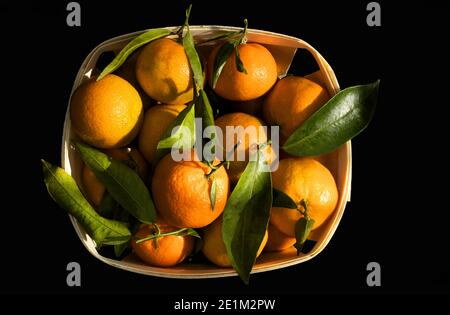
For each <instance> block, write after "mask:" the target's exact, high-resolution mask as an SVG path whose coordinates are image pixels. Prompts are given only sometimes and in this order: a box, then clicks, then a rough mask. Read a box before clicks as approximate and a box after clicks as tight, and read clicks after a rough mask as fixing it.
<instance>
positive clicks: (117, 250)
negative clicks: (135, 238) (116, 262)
mask: <svg viewBox="0 0 450 315" xmlns="http://www.w3.org/2000/svg"><path fill="white" fill-rule="evenodd" d="M129 246H130V243H129V242H125V243H122V244H118V245H114V255H115V256H116V258H120V257H121V256H122V255H123V253H124V252H125V250H126V249H127V248H129Z"/></svg>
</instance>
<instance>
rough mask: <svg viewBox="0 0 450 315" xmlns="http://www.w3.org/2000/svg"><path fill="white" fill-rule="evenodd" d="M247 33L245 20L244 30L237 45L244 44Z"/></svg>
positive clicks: (245, 21) (245, 20)
mask: <svg viewBox="0 0 450 315" xmlns="http://www.w3.org/2000/svg"><path fill="white" fill-rule="evenodd" d="M247 32H248V21H247V19H244V30H243V31H242V37H241V39H240V40H239V45H240V44H245V43H246V42H247Z"/></svg>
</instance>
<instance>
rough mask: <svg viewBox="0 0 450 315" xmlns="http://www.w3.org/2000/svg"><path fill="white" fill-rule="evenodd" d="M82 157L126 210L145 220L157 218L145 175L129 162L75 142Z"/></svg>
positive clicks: (153, 220)
mask: <svg viewBox="0 0 450 315" xmlns="http://www.w3.org/2000/svg"><path fill="white" fill-rule="evenodd" d="M74 145H75V147H76V148H77V150H78V152H79V153H80V156H81V159H82V160H83V161H84V162H85V163H86V164H87V165H88V166H89V168H90V169H91V170H92V171H93V172H94V174H95V176H96V177H97V178H98V179H99V180H100V181H101V182H102V184H103V185H105V187H106V190H107V191H108V192H109V193H110V194H111V196H112V197H113V198H114V200H116V201H117V202H118V203H119V204H120V205H121V206H122V207H123V208H124V209H125V210H126V211H128V212H129V213H130V214H131V215H132V216H134V217H135V218H136V219H138V220H139V221H141V222H143V223H153V222H155V220H156V210H155V206H154V204H153V200H152V198H151V197H150V193H149V191H148V189H147V187H146V186H145V184H144V182H143V181H142V179H141V178H140V177H139V175H138V174H136V172H135V171H133V170H132V169H130V168H129V167H128V166H126V165H125V164H123V163H121V162H119V161H117V160H115V159H112V158H110V157H109V156H107V155H106V154H104V153H102V152H100V151H99V150H96V149H94V148H92V147H90V146H88V145H85V144H82V143H80V142H75V143H74Z"/></svg>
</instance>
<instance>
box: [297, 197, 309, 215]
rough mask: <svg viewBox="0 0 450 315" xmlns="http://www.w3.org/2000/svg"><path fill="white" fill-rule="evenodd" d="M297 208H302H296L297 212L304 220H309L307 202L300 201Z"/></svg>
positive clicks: (304, 200)
mask: <svg viewBox="0 0 450 315" xmlns="http://www.w3.org/2000/svg"><path fill="white" fill-rule="evenodd" d="M299 206H301V207H302V208H297V210H298V211H300V213H301V214H303V216H304V217H305V219H306V220H309V219H310V217H309V206H308V200H306V199H302V200H300V202H299Z"/></svg>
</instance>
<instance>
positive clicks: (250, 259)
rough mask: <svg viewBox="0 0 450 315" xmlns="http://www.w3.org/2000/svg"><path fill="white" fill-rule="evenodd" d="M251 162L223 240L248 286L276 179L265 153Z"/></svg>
mask: <svg viewBox="0 0 450 315" xmlns="http://www.w3.org/2000/svg"><path fill="white" fill-rule="evenodd" d="M256 154H257V158H256V161H255V160H253V161H252V160H250V161H249V162H248V164H247V166H246V168H245V170H244V172H243V173H242V175H241V177H240V178H239V181H238V183H237V184H236V187H235V188H234V190H233V192H232V193H231V196H230V198H229V199H228V202H227V205H226V207H225V210H224V212H223V225H222V236H223V240H224V243H225V247H226V249H227V254H228V257H229V259H230V262H231V264H232V265H233V267H234V269H235V270H236V271H237V273H238V274H239V276H240V277H241V279H242V280H243V281H244V282H245V283H247V284H248V280H249V277H250V272H251V270H252V268H253V265H254V263H255V260H256V254H257V252H258V249H259V247H260V245H261V242H262V240H263V238H264V234H265V233H266V229H267V225H268V222H269V214H270V208H271V206H272V177H271V175H270V172H266V171H265V170H266V165H265V162H264V158H263V157H262V153H261V152H260V151H259V150H258V151H257V152H256Z"/></svg>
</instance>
